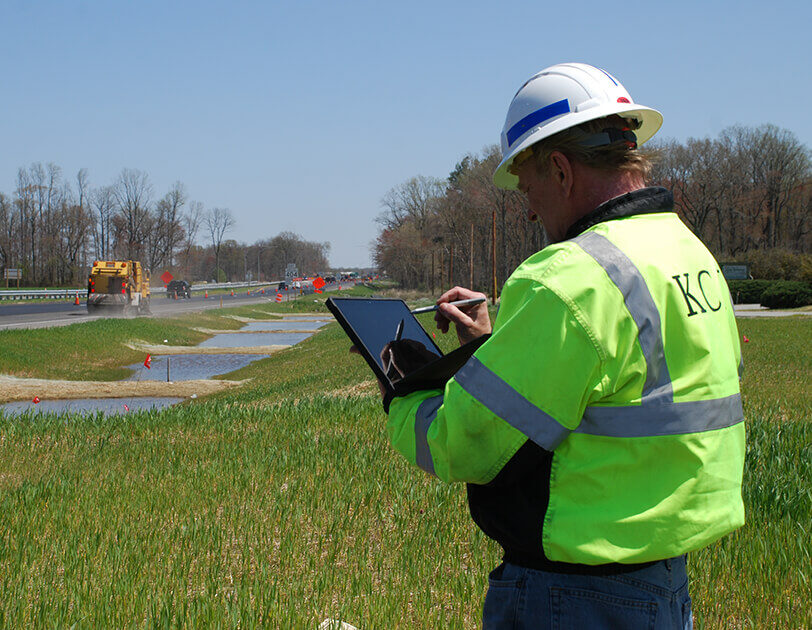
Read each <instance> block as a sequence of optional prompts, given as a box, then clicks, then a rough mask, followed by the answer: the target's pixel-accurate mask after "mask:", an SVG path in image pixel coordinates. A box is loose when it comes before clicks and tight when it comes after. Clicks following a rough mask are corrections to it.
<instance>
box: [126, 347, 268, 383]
mask: <svg viewBox="0 0 812 630" xmlns="http://www.w3.org/2000/svg"><path fill="white" fill-rule="evenodd" d="M268 356H270V355H267V354H173V355H171V356H163V357H161V356H157V357H152V368H150V369H149V370H148V369H146V368H145V367H144V364H143V363H133V364H132V365H128V366H127V367H128V368H130V369H131V370H132V371H133V372H134V374H133V375H132V376H130V377H128V378H126V379H125V380H127V381H166V380H167V378H166V364H167V361H168V362H169V379H168V380H170V381H196V380H200V379H207V378H211V377H212V376H219V375H220V374H227V373H228V372H233V371H234V370H239V369H240V368H244V367H245V366H246V365H248V364H249V363H253V362H254V361H259V360H260V359H265V358H267V357H268Z"/></svg>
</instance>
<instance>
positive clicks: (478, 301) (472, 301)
mask: <svg viewBox="0 0 812 630" xmlns="http://www.w3.org/2000/svg"><path fill="white" fill-rule="evenodd" d="M484 301H485V298H470V299H468V300H457V301H456V302H445V303H446V304H453V305H454V306H472V305H474V304H482V302H484ZM438 308H440V306H439V304H435V305H434V306H423V307H422V308H416V309H414V310H413V311H412V315H419V314H420V313H431V311H436V310H437V309H438Z"/></svg>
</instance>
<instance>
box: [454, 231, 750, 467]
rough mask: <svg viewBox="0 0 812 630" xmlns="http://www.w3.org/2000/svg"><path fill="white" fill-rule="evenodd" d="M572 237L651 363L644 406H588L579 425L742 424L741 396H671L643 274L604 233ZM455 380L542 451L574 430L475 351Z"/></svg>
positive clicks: (618, 431) (656, 430) (606, 432)
mask: <svg viewBox="0 0 812 630" xmlns="http://www.w3.org/2000/svg"><path fill="white" fill-rule="evenodd" d="M572 240H573V242H574V243H576V244H577V245H578V246H579V247H580V248H581V249H583V250H584V251H585V252H586V253H587V254H588V255H589V256H591V257H592V258H593V259H594V260H595V261H596V262H597V263H598V264H599V265H600V266H601V268H602V269H603V270H604V271H605V272H606V274H607V275H608V277H609V279H610V280H611V281H612V282H613V283H614V285H615V286H616V287H617V288H618V290H619V291H620V293H621V295H622V296H623V301H624V304H625V305H626V308H627V310H628V311H629V314H630V315H631V317H632V320H633V321H634V322H635V324H636V325H637V330H638V341H639V343H640V347H641V350H642V353H643V357H644V360H645V363H646V380H645V383H644V385H643V390H642V393H641V401H640V404H639V405H624V406H620V407H596V406H590V407H587V408H586V410H585V412H584V417H583V418H582V420H581V423H580V424H579V426H578V427H577V428H576V429H575V431H576V432H577V433H582V434H587V435H597V436H606V437H651V436H659V435H681V434H687V433H701V432H703V431H713V430H716V429H722V428H725V427H729V426H732V425H734V424H737V423H739V422H741V421H742V420H743V419H744V418H743V413H742V405H741V396H740V395H739V394H735V395H732V396H726V397H723V398H718V399H710V400H700V401H690V402H674V389H673V385H672V383H671V377H670V375H669V371H668V365H667V363H666V360H665V348H664V342H663V335H662V325H661V319H660V312H659V310H658V309H657V305H656V304H655V303H654V299H653V298H652V296H651V292H650V291H649V289H648V286H647V284H646V281H645V278H644V277H643V274H642V273H640V270H639V269H638V268H637V267H636V266H635V265H634V263H633V262H632V261H631V260H630V259H629V257H628V256H626V254H624V253H623V252H622V251H621V250H620V249H619V248H618V247H617V246H616V245H614V244H613V243H612V242H611V241H609V239H607V238H606V237H604V236H602V235H600V234H597V233H595V232H585V233H583V234H581V235H580V236H577V237H575V238H574V239H572ZM454 379H455V380H456V381H457V383H458V384H459V385H460V386H461V387H462V388H463V389H464V390H465V391H466V392H468V394H469V395H470V396H472V397H473V398H474V399H476V400H477V401H479V402H480V403H481V404H483V405H484V406H485V407H486V408H488V409H489V410H490V411H491V412H492V413H494V414H495V415H497V416H498V417H499V418H501V419H502V420H504V421H505V422H507V423H508V424H509V425H511V426H512V427H514V428H515V429H517V430H519V431H520V432H522V433H523V434H524V435H526V436H527V437H528V438H529V439H530V440H532V441H533V442H535V443H536V444H538V445H539V446H541V447H542V448H544V449H547V450H549V451H552V450H555V448H556V447H557V446H558V445H559V444H560V443H561V442H563V441H564V440H565V439H566V438H567V436H568V435H569V434H570V433H571V431H570V429H567V428H566V427H565V426H563V425H562V424H560V423H559V422H558V421H557V420H556V419H555V418H553V417H552V416H550V415H549V414H547V413H545V412H544V411H542V410H541V409H539V408H538V407H536V406H535V405H534V404H533V403H532V402H530V401H529V400H528V399H527V398H525V397H524V396H522V394H520V393H519V392H518V391H516V390H515V389H514V388H513V387H511V386H510V385H509V384H508V383H507V382H505V381H504V380H503V379H502V378H501V377H499V376H498V375H497V374H495V373H494V372H493V371H491V370H490V369H489V368H487V367H486V366H485V365H484V364H482V362H480V361H479V359H477V358H476V356H473V357H471V359H469V360H468V362H467V363H466V364H465V365H464V366H463V367H462V368H461V369H460V370H459V372H457V374H456V375H455V377H454Z"/></svg>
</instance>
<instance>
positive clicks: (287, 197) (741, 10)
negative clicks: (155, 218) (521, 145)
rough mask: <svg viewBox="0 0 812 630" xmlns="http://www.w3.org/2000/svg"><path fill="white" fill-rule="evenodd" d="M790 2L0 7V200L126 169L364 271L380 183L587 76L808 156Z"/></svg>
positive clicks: (466, 148)
mask: <svg viewBox="0 0 812 630" xmlns="http://www.w3.org/2000/svg"><path fill="white" fill-rule="evenodd" d="M810 23H812V9H810V5H807V4H806V3H798V2H793V3H790V2H785V1H783V0H779V1H777V2H770V3H763V2H759V3H756V2H738V3H732V2H725V3H722V2H712V1H708V2H704V3H700V2H693V1H690V0H689V1H683V2H679V3H677V2H673V3H672V2H669V3H666V2H646V3H644V2H636V1H631V2H623V3H608V2H594V1H592V0H586V1H580V2H539V1H537V2H511V3H497V2H487V3H486V2H475V1H469V2H441V1H439V0H438V1H436V2H408V3H402V4H396V3H385V2H349V1H348V2H328V1H318V2H315V1H306V0H305V1H298V2H273V1H265V2H245V1H232V2H228V3H226V2H205V1H196V2H188V1H175V2H172V1H169V0H163V1H161V2H153V1H145V0H142V1H139V2H123V1H111V0H107V1H101V0H87V1H83V0H61V1H58V2H57V1H45V0H43V1H40V0H0V113H2V117H1V118H0V191H2V192H4V193H6V194H11V193H12V192H13V190H14V181H15V177H16V173H17V169H18V168H19V167H20V166H28V165H29V164H31V163H32V162H43V163H47V162H54V163H56V164H58V165H59V166H61V167H62V169H63V171H64V174H65V176H66V177H69V178H73V177H74V176H75V173H76V171H77V170H78V169H80V168H87V169H88V170H89V173H90V179H91V184H92V185H93V186H99V185H106V184H109V183H112V181H113V180H114V179H115V177H116V175H117V174H118V173H119V172H120V171H121V169H122V168H124V167H127V168H136V169H140V170H142V171H145V172H146V173H148V174H149V176H150V178H151V180H152V183H153V185H154V187H155V192H156V196H161V195H163V194H164V193H165V192H166V190H168V188H169V186H170V185H171V184H172V183H173V182H174V181H176V180H180V181H182V182H183V183H184V184H185V185H186V187H187V189H188V192H189V196H190V198H191V199H193V200H197V201H201V202H203V203H204V204H205V206H206V207H207V208H210V207H214V206H222V207H228V208H230V209H231V210H232V212H233V213H234V215H235V217H236V219H237V225H236V227H235V229H234V230H233V231H232V233H231V234H230V236H231V237H232V238H235V239H237V240H239V241H243V242H248V243H251V242H254V241H256V240H258V239H260V238H266V237H271V236H274V235H275V234H277V233H278V232H280V231H282V230H291V231H294V232H297V233H299V234H301V235H302V236H303V237H304V238H306V239H308V240H318V241H330V242H331V243H332V254H331V262H332V264H333V265H336V266H356V265H366V264H368V263H369V243H370V241H372V240H373V239H374V238H375V236H376V234H377V226H376V224H375V222H374V219H375V216H376V215H377V214H378V213H379V212H380V199H381V198H382V197H383V195H384V194H385V193H386V191H387V190H389V189H390V188H392V187H393V186H395V185H397V184H399V183H401V182H403V181H404V180H406V179H408V178H410V177H412V176H414V175H418V174H423V175H432V176H438V177H445V176H446V175H447V174H448V173H449V172H450V171H451V170H452V169H453V168H454V165H455V164H456V163H457V161H459V159H460V158H461V157H462V156H463V155H465V154H466V153H469V152H478V151H480V150H481V149H482V148H483V147H484V146H486V145H488V144H492V143H497V142H498V140H499V132H500V130H501V128H502V124H503V122H504V116H505V113H506V111H507V106H508V104H509V102H510V99H511V97H512V95H513V94H514V92H515V91H516V89H518V87H519V86H520V85H521V84H522V82H523V81H524V80H525V79H526V78H527V77H529V76H530V75H531V74H533V73H534V72H536V71H537V70H539V69H541V68H543V67H546V66H548V65H552V64H553V63H558V62H562V61H583V62H587V63H592V64H594V65H598V66H601V67H603V68H606V69H607V70H609V71H610V72H612V73H613V74H614V75H615V76H616V77H618V78H619V79H620V80H621V81H622V82H623V83H624V85H625V87H626V88H627V89H628V90H629V92H630V93H631V94H632V96H633V97H634V99H635V101H637V102H639V103H642V104H645V105H649V106H651V107H655V108H657V109H659V110H660V111H662V112H663V114H664V116H665V123H664V126H663V129H662V130H661V132H660V133H661V134H662V135H663V136H666V137H671V138H676V139H679V140H685V139H687V138H688V137H691V136H693V137H703V136H715V135H716V134H718V132H719V131H721V130H722V129H723V128H725V127H727V126H729V125H732V124H736V123H740V124H745V125H760V124H764V123H768V122H771V123H774V124H776V125H778V126H780V127H785V128H787V129H789V130H790V131H792V132H794V133H795V134H796V135H797V136H798V137H799V138H800V140H801V141H803V142H805V143H807V144H810V140H812V122H810V115H809V110H810V105H809V104H810V102H812V81H810V62H811V61H812V45H810V39H812V38H810V37H809V32H808V29H809V24H810Z"/></svg>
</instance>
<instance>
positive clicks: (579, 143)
mask: <svg viewBox="0 0 812 630" xmlns="http://www.w3.org/2000/svg"><path fill="white" fill-rule="evenodd" d="M639 126H640V123H639V122H637V121H636V120H629V119H624V118H621V117H620V116H616V115H614V116H608V117H606V118H598V119H596V120H589V121H587V122H585V123H582V124H580V125H576V126H575V127H570V128H569V129H565V130H564V131H560V132H559V133H557V134H554V135H552V136H550V137H549V138H545V139H544V140H541V141H540V142H537V143H536V144H534V145H532V146H531V147H529V150H530V151H531V152H532V155H533V158H534V159H535V162H536V168H537V169H538V171H539V172H540V173H543V172H544V171H545V170H546V169H547V167H548V165H549V164H550V156H551V155H552V153H553V151H560V152H561V153H563V154H564V155H566V156H567V158H569V159H570V160H574V161H577V162H580V163H581V164H583V165H584V166H588V167H590V168H594V169H597V170H601V171H617V172H631V173H638V174H640V175H641V176H642V177H643V179H644V180H646V179H648V176H649V174H650V173H651V169H652V167H653V155H652V154H651V153H648V152H644V151H641V150H640V149H638V148H637V145H636V144H634V146H629V143H627V142H624V141H622V140H620V141H617V142H612V143H611V144H604V145H602V146H589V145H587V144H584V140H585V139H586V138H587V137H588V136H592V135H594V134H597V133H602V132H603V131H604V130H606V129H608V128H614V129H617V130H619V131H625V130H630V131H634V130H635V129H636V128H638V127H639ZM517 157H518V156H517Z"/></svg>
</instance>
